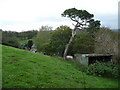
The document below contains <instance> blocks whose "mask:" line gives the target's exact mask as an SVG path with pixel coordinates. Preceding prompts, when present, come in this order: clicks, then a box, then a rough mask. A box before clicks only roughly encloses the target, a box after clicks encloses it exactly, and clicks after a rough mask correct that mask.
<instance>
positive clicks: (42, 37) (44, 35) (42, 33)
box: [33, 26, 52, 52]
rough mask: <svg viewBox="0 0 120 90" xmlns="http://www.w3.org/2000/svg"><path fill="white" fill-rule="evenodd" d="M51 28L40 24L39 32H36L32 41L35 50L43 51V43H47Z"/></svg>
mask: <svg viewBox="0 0 120 90" xmlns="http://www.w3.org/2000/svg"><path fill="white" fill-rule="evenodd" d="M50 31H52V28H51V27H49V26H41V28H40V29H39V32H38V33H37V35H36V37H34V38H33V42H34V43H35V45H36V47H37V51H39V52H44V49H45V45H47V44H48V43H49V40H50V37H51V34H50Z"/></svg>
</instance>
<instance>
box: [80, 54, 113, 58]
mask: <svg viewBox="0 0 120 90" xmlns="http://www.w3.org/2000/svg"><path fill="white" fill-rule="evenodd" d="M82 55H85V56H87V57H98V56H113V55H112V54H82Z"/></svg>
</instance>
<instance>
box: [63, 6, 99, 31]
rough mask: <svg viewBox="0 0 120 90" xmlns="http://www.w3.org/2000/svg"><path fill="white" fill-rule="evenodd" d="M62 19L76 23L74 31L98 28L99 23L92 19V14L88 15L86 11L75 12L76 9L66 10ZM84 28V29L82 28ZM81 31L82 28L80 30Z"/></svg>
mask: <svg viewBox="0 0 120 90" xmlns="http://www.w3.org/2000/svg"><path fill="white" fill-rule="evenodd" d="M62 16H63V17H68V18H70V19H71V20H72V21H74V22H76V23H77V24H76V25H75V28H76V29H79V28H82V27H84V26H88V27H89V28H99V27H100V21H98V20H96V21H95V20H94V19H92V18H93V17H94V15H93V14H90V13H89V12H88V11H86V10H77V9H76V8H70V9H66V10H65V11H64V12H63V13H62ZM84 28H85V27H84ZM82 29H83V28H82Z"/></svg>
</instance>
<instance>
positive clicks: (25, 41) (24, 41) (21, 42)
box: [19, 40, 28, 44]
mask: <svg viewBox="0 0 120 90" xmlns="http://www.w3.org/2000/svg"><path fill="white" fill-rule="evenodd" d="M27 42H28V40H21V41H19V43H20V44H25V43H27Z"/></svg>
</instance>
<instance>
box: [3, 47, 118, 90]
mask: <svg viewBox="0 0 120 90" xmlns="http://www.w3.org/2000/svg"><path fill="white" fill-rule="evenodd" d="M2 50H3V54H2V71H3V73H2V76H3V77H2V79H3V82H2V85H3V86H2V87H3V88H84V86H85V87H87V88H116V87H118V82H117V80H115V79H108V78H102V77H95V76H88V75H86V74H85V73H82V72H81V71H79V70H77V69H76V68H75V67H73V66H72V65H71V64H69V63H67V62H66V61H62V60H60V59H57V58H54V57H50V56H46V55H40V54H37V53H32V52H29V51H25V50H22V49H17V48H13V47H8V46H2ZM83 74H84V76H83ZM83 77H85V82H84V79H83Z"/></svg>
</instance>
